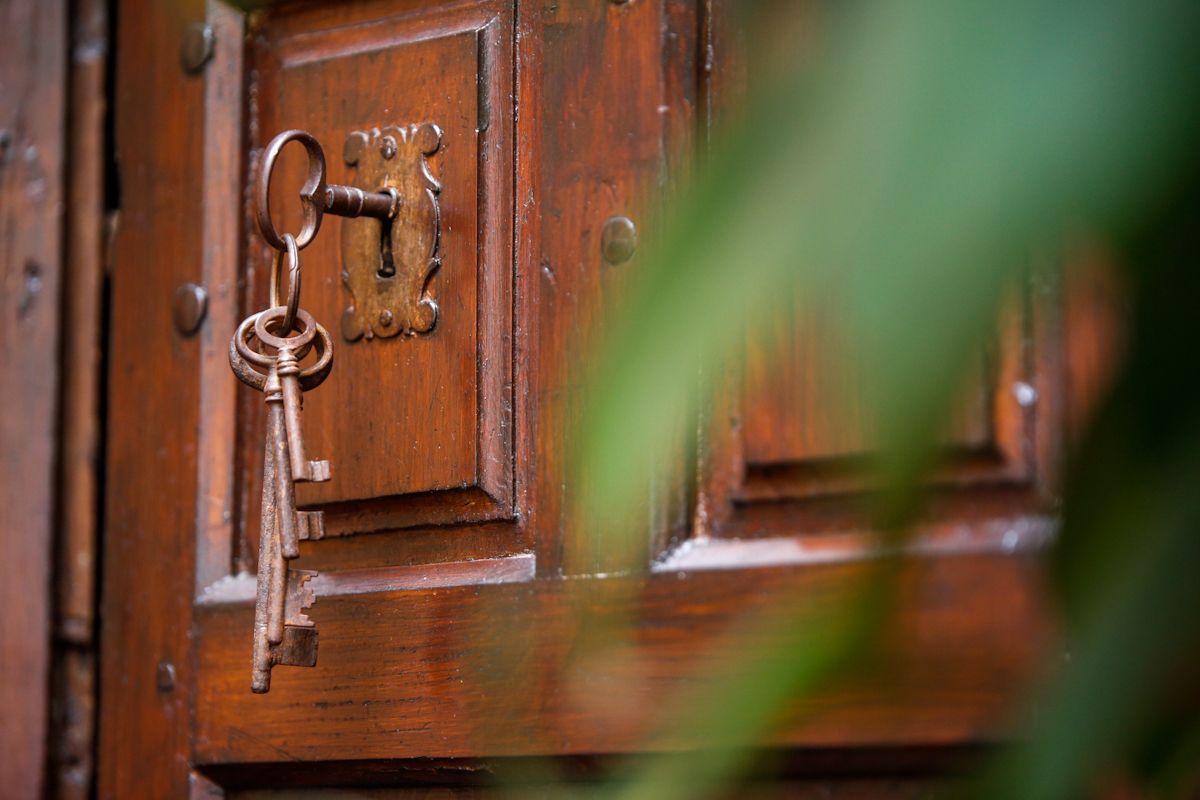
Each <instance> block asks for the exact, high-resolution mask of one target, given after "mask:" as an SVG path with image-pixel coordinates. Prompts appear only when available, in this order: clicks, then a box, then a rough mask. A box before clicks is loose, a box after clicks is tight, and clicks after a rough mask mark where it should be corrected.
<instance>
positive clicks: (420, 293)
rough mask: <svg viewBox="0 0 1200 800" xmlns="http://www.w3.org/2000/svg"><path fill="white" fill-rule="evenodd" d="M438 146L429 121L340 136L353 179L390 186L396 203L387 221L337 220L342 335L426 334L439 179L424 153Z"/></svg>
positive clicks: (366, 186) (435, 263) (373, 186)
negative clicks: (339, 229)
mask: <svg viewBox="0 0 1200 800" xmlns="http://www.w3.org/2000/svg"><path fill="white" fill-rule="evenodd" d="M441 146H442V130H441V128H439V127H438V126H437V125H435V124H433V123H431V122H425V123H421V124H416V125H407V126H388V127H384V128H372V129H371V130H369V131H354V132H353V133H351V134H350V135H349V137H347V139H346V144H345V151H344V154H345V159H346V163H347V164H348V165H350V166H352V167H355V175H354V180H353V183H352V185H353V186H356V187H358V188H360V189H362V190H364V191H367V192H382V191H387V192H391V193H393V194H394V196H395V197H396V201H397V202H396V212H395V214H394V215H393V217H392V218H391V219H387V220H380V219H370V218H363V217H360V218H358V219H347V220H344V221H343V223H342V283H343V284H344V285H345V287H346V291H347V292H348V294H349V303H348V305H347V306H346V310H345V311H344V312H343V314H342V336H343V337H345V338H346V340H347V341H351V342H354V341H358V340H360V339H373V338H375V337H381V338H388V337H392V336H397V335H399V334H407V335H415V334H421V333H428V332H429V331H431V330H433V327H434V325H435V324H436V323H437V317H438V307H437V303H436V302H435V301H434V299H433V297H432V296H431V295H430V287H429V283H430V280H431V278H432V277H433V274H434V273H435V272H436V271H437V269H438V267H439V266H440V265H441V260H440V258H439V256H438V240H439V237H440V234H441V216H440V209H439V206H438V196H439V194H440V192H441V190H442V185H441V183H440V182H439V181H438V179H437V178H436V177H435V176H434V175H433V172H432V171H431V168H430V162H429V157H430V156H432V155H433V154H434V153H436V152H437V151H438V150H439V149H440V148H441Z"/></svg>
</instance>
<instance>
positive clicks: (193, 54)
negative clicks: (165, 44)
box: [179, 22, 217, 75]
mask: <svg viewBox="0 0 1200 800" xmlns="http://www.w3.org/2000/svg"><path fill="white" fill-rule="evenodd" d="M216 44H217V37H216V34H215V33H213V29H212V26H211V25H208V24H205V23H203V22H193V23H192V24H191V25H188V27H187V30H186V31H184V32H183V44H182V46H181V47H180V49H179V60H180V61H181V62H182V63H183V68H184V70H186V71H187V72H189V73H190V74H192V75H195V74H196V73H198V72H200V70H202V69H204V65H205V64H207V63H208V62H209V61H210V60H211V59H212V57H213V50H214V49H215V47H216Z"/></svg>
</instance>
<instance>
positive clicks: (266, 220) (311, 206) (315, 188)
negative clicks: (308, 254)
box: [254, 130, 325, 252]
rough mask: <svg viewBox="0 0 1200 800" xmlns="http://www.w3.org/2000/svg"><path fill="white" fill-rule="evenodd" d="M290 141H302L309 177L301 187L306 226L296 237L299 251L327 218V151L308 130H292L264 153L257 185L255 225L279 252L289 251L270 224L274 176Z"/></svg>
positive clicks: (307, 243) (313, 236)
mask: <svg viewBox="0 0 1200 800" xmlns="http://www.w3.org/2000/svg"><path fill="white" fill-rule="evenodd" d="M288 142H299V143H300V144H302V145H304V149H305V150H307V151H308V178H307V179H306V180H305V181H304V186H302V187H301V188H300V205H301V206H302V207H303V209H304V224H303V225H302V226H301V227H300V232H299V233H298V234H296V236H295V242H296V248H297V249H298V250H303V249H304V248H306V247H308V245H309V244H311V243H312V240H313V239H314V238H315V237H316V235H317V231H318V230H319V229H320V228H321V219H322V217H324V215H325V151H324V150H322V149H321V144H320V142H318V141H317V140H316V138H314V137H313V135H312V134H311V133H309V132H308V131H302V130H290V131H284V132H283V133H281V134H279V135H278V136H276V137H275V138H274V139H272V140H271V142H270V143H269V144H268V145H267V148H266V149H265V150H264V151H263V155H262V161H261V162H260V165H259V169H258V183H257V185H256V186H255V193H254V199H255V204H254V205H255V215H254V219H255V222H257V223H258V231H259V233H261V234H262V237H263V238H264V239H266V240H267V244H269V245H271V247H274V248H275V249H276V250H279V251H281V252H282V251H283V250H285V249H287V245H286V244H285V243H284V238H283V236H281V235H280V234H279V232H278V231H277V230H275V224H274V223H273V222H271V175H272V173H273V172H274V171H275V159H277V158H278V157H279V153H280V151H282V150H283V148H284V145H286V144H287V143H288Z"/></svg>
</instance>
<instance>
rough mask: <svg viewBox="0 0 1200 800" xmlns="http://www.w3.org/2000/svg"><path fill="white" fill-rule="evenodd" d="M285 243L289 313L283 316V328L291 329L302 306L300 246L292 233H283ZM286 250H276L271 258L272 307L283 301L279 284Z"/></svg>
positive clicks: (279, 304)
mask: <svg viewBox="0 0 1200 800" xmlns="http://www.w3.org/2000/svg"><path fill="white" fill-rule="evenodd" d="M283 243H284V244H285V245H286V246H287V250H286V252H287V259H288V276H289V278H290V280H289V281H288V299H287V315H286V316H285V317H284V318H283V329H284V330H285V331H290V330H291V329H292V327H293V326H294V325H295V324H296V310H297V309H298V308H300V247H299V245H297V244H296V237H295V236H292V235H291V234H290V233H285V234H284V235H283ZM283 253H284V251H281V250H276V251H275V257H274V258H273V259H272V260H271V291H270V299H271V307H272V308H274V307H276V306H281V305H283V303H281V302H280V301H279V284H280V282H281V281H282V279H283V275H282V272H283V270H282V265H283Z"/></svg>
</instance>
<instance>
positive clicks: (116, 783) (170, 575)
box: [98, 0, 205, 798]
mask: <svg viewBox="0 0 1200 800" xmlns="http://www.w3.org/2000/svg"><path fill="white" fill-rule="evenodd" d="M204 16H205V7H204V3H203V2H200V0H187V2H170V3H166V2H161V1H160V0H127V1H125V2H122V3H121V4H120V8H119V9H118V13H117V15H116V18H117V20H118V23H119V28H118V31H117V35H116V39H115V40H116V41H117V42H119V43H120V44H119V46H120V51H119V52H118V53H117V54H116V59H117V61H116V64H117V73H116V86H115V90H116V97H115V103H116V107H115V113H116V131H115V135H116V141H115V146H116V157H117V163H118V165H119V168H120V171H119V185H120V192H121V196H120V214H121V218H120V226H119V230H118V233H117V238H116V242H115V256H114V264H113V273H112V323H111V329H110V334H109V342H110V350H109V377H108V382H109V404H108V410H109V413H108V431H109V439H108V447H107V452H106V474H107V483H106V487H107V491H106V503H105V531H104V535H105V549H104V567H103V580H104V597H103V601H102V606H101V613H102V615H103V619H104V621H105V623H104V629H103V640H102V645H101V647H102V649H101V659H100V663H101V690H100V695H101V697H102V698H109V702H107V703H106V704H105V706H104V710H103V713H102V715H101V720H100V752H99V758H100V770H99V775H98V783H99V796H100V797H119V798H126V797H164V798H165V797H185V796H186V794H187V785H188V766H187V764H188V759H189V756H190V752H189V733H190V724H189V719H190V714H191V698H190V691H189V689H190V685H191V676H192V669H191V658H190V654H191V647H190V644H191V639H190V632H191V608H192V593H193V580H194V574H195V572H194V570H195V555H196V552H195V550H196V541H195V536H196V517H197V495H196V490H197V462H196V440H195V437H196V430H197V424H198V414H197V411H198V406H199V398H200V387H199V381H198V377H199V374H200V371H199V363H200V361H199V351H200V341H199V340H198V339H197V338H184V337H183V336H181V335H180V334H179V333H177V332H176V330H175V327H174V324H173V321H172V313H171V311H172V298H173V296H174V292H175V289H176V287H177V286H178V285H179V284H181V283H183V282H185V281H192V282H199V281H200V280H201V276H202V274H203V273H202V265H201V257H202V253H203V248H202V242H201V232H202V230H203V228H202V221H203V219H204V217H203V213H202V207H201V206H202V197H203V192H202V189H203V185H204V183H203V179H202V174H203V173H202V169H203V148H202V139H203V133H204V114H203V111H204V103H203V99H204V82H203V78H202V77H199V76H189V75H187V74H185V73H184V71H183V69H182V67H181V66H180V47H181V43H182V41H183V35H184V31H185V30H186V27H187V26H188V25H189V24H190V23H193V22H198V21H201V20H203V19H204ZM160 663H161V664H163V665H164V668H165V667H166V666H167V665H170V667H171V668H173V670H174V675H175V678H174V682H173V683H174V686H173V687H171V686H166V688H163V689H160V688H158V683H159V681H158V677H157V676H158V666H159V664H160ZM164 677H165V676H164Z"/></svg>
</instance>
